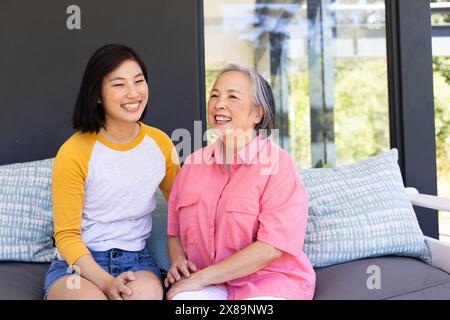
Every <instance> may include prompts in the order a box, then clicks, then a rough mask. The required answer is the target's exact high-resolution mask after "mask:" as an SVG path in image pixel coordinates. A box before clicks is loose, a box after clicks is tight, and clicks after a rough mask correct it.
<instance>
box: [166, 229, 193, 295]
mask: <svg viewBox="0 0 450 320" xmlns="http://www.w3.org/2000/svg"><path fill="white" fill-rule="evenodd" d="M167 246H168V248H169V257H170V262H171V263H172V265H171V267H170V269H169V271H168V272H167V278H166V279H165V280H164V285H165V286H166V287H168V286H169V283H172V284H173V283H174V282H176V281H179V280H181V279H182V276H184V277H189V276H190V275H191V272H195V271H196V270H197V267H196V265H195V264H194V263H193V262H192V261H189V260H187V259H186V255H185V253H184V250H183V246H182V245H181V239H180V237H174V236H169V237H168V240H167ZM180 272H181V275H180Z"/></svg>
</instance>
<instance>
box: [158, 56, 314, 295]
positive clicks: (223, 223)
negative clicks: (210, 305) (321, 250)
mask: <svg viewBox="0 0 450 320" xmlns="http://www.w3.org/2000/svg"><path fill="white" fill-rule="evenodd" d="M274 119H275V105H274V98H273V94H272V90H271V88H270V85H269V84H268V83H267V81H265V80H264V79H263V78H262V77H261V76H260V75H259V74H257V73H256V72H255V71H253V70H249V69H246V68H243V67H240V66H236V65H231V66H228V67H226V68H225V69H224V70H222V72H220V74H219V77H218V78H217V80H216V82H215V84H214V87H213V89H212V90H211V95H210V98H209V102H208V120H209V124H210V125H211V126H212V128H213V129H214V130H215V131H216V132H217V133H218V135H219V139H217V141H216V142H215V143H214V144H212V145H210V146H207V147H205V148H203V149H201V150H199V151H197V152H194V153H193V154H192V155H190V156H189V157H188V159H186V161H185V164H184V166H183V168H182V169H181V171H180V173H179V175H178V176H177V178H176V180H175V183H174V186H173V189H172V192H171V194H170V199H169V211H168V214H169V217H168V218H169V219H168V235H169V239H168V243H169V252H170V258H171V261H172V266H171V268H170V270H169V272H168V276H167V278H166V279H165V285H166V286H169V285H170V284H172V285H171V289H170V290H169V291H168V293H167V298H168V299H312V298H313V295H314V286H315V273H314V270H313V268H312V266H311V264H310V262H309V260H308V258H307V256H306V255H305V253H304V252H303V250H302V246H303V241H304V238H305V232H306V222H307V215H308V199H307V193H306V190H305V188H304V186H303V183H302V181H301V180H300V177H299V175H298V174H297V170H296V166H295V163H294V161H293V160H292V158H291V157H290V155H289V154H288V153H287V152H285V151H284V150H282V149H280V148H279V147H277V146H276V145H275V144H273V143H272V142H271V141H270V140H269V139H267V138H266V136H269V135H270V134H271V129H272V128H273V123H274Z"/></svg>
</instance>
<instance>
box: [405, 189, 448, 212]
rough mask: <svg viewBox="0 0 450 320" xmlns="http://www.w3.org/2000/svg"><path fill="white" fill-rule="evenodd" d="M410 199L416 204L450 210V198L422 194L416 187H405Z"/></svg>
mask: <svg viewBox="0 0 450 320" xmlns="http://www.w3.org/2000/svg"><path fill="white" fill-rule="evenodd" d="M405 190H406V193H407V194H408V197H409V200H411V203H412V204H413V205H415V206H419V207H424V208H430V209H436V210H441V211H448V212H450V199H447V198H444V197H438V196H432V195H428V194H421V193H419V191H417V189H415V188H405Z"/></svg>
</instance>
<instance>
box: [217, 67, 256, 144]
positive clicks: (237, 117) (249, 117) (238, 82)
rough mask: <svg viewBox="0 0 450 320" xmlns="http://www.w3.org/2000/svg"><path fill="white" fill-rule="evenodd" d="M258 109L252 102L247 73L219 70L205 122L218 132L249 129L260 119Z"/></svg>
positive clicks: (231, 132) (224, 132) (229, 132)
mask: <svg viewBox="0 0 450 320" xmlns="http://www.w3.org/2000/svg"><path fill="white" fill-rule="evenodd" d="M260 119H261V117H260V111H259V110H257V109H255V108H254V107H253V106H252V100H251V82H250V78H249V76H247V75H246V74H245V73H243V72H239V71H228V72H225V73H224V74H222V75H221V76H220V77H219V78H218V79H217V80H216V83H215V84H214V87H213V88H212V90H211V95H210V97H209V100H208V122H209V124H210V126H211V127H212V128H213V129H214V130H215V131H217V133H218V134H219V136H226V135H230V134H232V135H235V134H236V133H237V130H239V131H240V132H242V131H246V132H247V131H249V130H252V129H254V128H255V125H256V124H257V123H258V122H259V121H260Z"/></svg>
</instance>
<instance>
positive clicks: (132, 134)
mask: <svg viewBox="0 0 450 320" xmlns="http://www.w3.org/2000/svg"><path fill="white" fill-rule="evenodd" d="M105 128H106V129H105ZM105 128H101V129H100V134H101V135H103V136H104V137H105V138H106V139H108V140H109V141H111V142H113V143H116V144H127V143H130V142H132V141H134V139H136V137H137V136H138V134H139V129H140V124H139V123H138V122H133V123H129V122H121V123H119V122H111V121H105Z"/></svg>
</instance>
